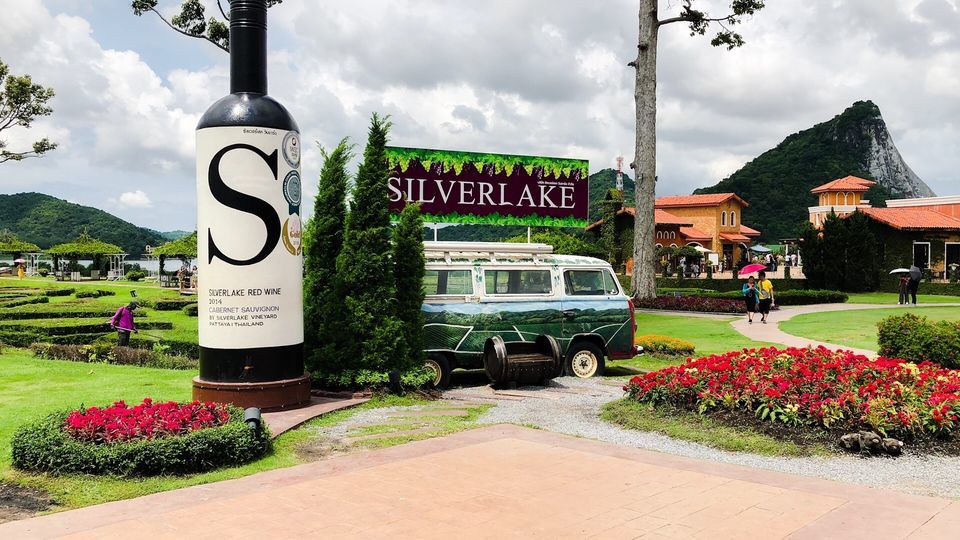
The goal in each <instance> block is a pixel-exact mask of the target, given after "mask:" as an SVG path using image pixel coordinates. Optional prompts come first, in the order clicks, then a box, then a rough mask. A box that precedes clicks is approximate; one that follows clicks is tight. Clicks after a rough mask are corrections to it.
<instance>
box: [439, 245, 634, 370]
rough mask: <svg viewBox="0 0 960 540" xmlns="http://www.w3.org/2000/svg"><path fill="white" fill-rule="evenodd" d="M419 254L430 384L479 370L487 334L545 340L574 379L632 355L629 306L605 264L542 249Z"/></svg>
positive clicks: (460, 248)
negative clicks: (557, 345) (423, 269)
mask: <svg viewBox="0 0 960 540" xmlns="http://www.w3.org/2000/svg"><path fill="white" fill-rule="evenodd" d="M424 254H425V256H426V259H427V262H426V275H425V277H424V289H425V293H426V298H425V300H424V303H423V313H424V320H425V321H424V322H425V324H424V327H423V330H424V349H425V351H426V353H427V363H426V365H427V367H428V368H430V369H431V370H433V372H434V374H435V377H434V385H435V386H437V387H440V388H443V387H445V386H447V384H448V383H449V381H450V373H451V371H453V370H454V369H456V368H464V369H482V368H483V346H484V343H486V341H487V339H489V338H490V337H492V336H500V337H501V338H503V340H504V341H533V340H535V339H536V337H537V336H538V335H540V334H548V335H551V336H553V337H554V338H556V339H557V341H558V342H559V343H560V346H561V348H562V349H563V351H564V365H565V369H566V374H567V375H572V376H576V377H582V378H587V377H592V376H594V375H600V374H602V373H603V369H604V364H605V361H604V359H605V358H609V359H611V360H616V359H624V358H632V357H633V356H634V355H635V354H636V350H635V347H634V344H633V341H634V340H633V338H634V333H635V332H636V328H635V326H636V322H635V319H634V313H633V303H632V302H631V301H630V299H629V297H627V295H625V294H624V293H623V290H622V289H621V287H620V283H619V282H618V281H617V279H616V277H615V276H614V273H613V269H612V268H611V266H610V264H608V263H607V262H605V261H602V260H599V259H593V258H590V257H579V256H573V255H555V254H553V248H552V247H550V246H548V245H546V244H513V243H474V242H425V243H424Z"/></svg>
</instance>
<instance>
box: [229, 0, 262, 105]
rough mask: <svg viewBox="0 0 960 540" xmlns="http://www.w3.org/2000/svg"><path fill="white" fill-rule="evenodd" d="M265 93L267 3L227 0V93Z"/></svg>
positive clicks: (260, 0)
mask: <svg viewBox="0 0 960 540" xmlns="http://www.w3.org/2000/svg"><path fill="white" fill-rule="evenodd" d="M240 92H250V93H254V94H266V93H267V3H266V1H265V0H231V1H230V93H231V94H236V93H240Z"/></svg>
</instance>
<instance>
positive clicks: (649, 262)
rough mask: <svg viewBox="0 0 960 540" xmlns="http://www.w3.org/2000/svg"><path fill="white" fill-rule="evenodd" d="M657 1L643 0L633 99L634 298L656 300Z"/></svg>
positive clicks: (641, 0) (641, 2)
mask: <svg viewBox="0 0 960 540" xmlns="http://www.w3.org/2000/svg"><path fill="white" fill-rule="evenodd" d="M657 30H658V19H657V0H640V36H639V39H638V43H637V49H638V50H637V52H638V54H637V59H636V61H635V68H636V71H637V81H636V88H635V90H634V97H635V99H636V103H637V139H636V154H635V157H634V161H633V163H634V173H635V174H636V186H637V187H636V201H635V204H636V219H635V220H634V227H633V276H632V278H631V282H632V285H633V295H634V297H636V298H653V297H655V296H656V294H657V281H656V276H655V268H654V262H655V260H654V249H655V248H654V231H655V228H656V224H655V223H654V218H653V205H654V200H655V199H656V193H655V192H656V179H657Z"/></svg>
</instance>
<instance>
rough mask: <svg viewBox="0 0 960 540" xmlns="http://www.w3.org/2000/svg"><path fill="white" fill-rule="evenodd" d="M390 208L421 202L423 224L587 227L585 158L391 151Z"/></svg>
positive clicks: (409, 149)
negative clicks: (424, 222) (426, 222)
mask: <svg viewBox="0 0 960 540" xmlns="http://www.w3.org/2000/svg"><path fill="white" fill-rule="evenodd" d="M387 158H388V160H389V162H390V169H391V173H390V182H389V190H390V209H391V211H393V212H395V213H399V212H400V211H401V210H403V208H404V206H406V205H407V203H417V204H419V205H420V210H421V212H422V213H423V215H424V220H425V221H428V222H436V223H485V224H494V225H527V226H556V227H584V226H586V225H587V214H588V210H589V180H588V173H589V165H588V163H587V161H586V160H582V159H566V158H550V157H533V156H514V155H506V154H483V153H477V152H457V151H448V150H428V149H421V148H401V147H388V148H387Z"/></svg>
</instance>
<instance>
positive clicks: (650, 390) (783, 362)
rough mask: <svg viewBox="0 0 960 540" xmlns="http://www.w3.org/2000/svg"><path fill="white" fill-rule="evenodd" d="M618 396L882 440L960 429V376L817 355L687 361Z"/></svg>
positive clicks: (746, 354) (752, 352)
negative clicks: (864, 433)
mask: <svg viewBox="0 0 960 540" xmlns="http://www.w3.org/2000/svg"><path fill="white" fill-rule="evenodd" d="M624 390H625V391H626V392H627V393H628V394H629V396H630V397H632V398H633V399H636V400H638V401H641V402H645V403H651V404H659V403H669V404H673V405H676V406H680V407H685V408H690V409H695V410H697V411H698V412H700V414H704V413H707V412H709V411H711V410H714V409H718V408H724V409H729V410H742V411H748V412H750V413H754V414H756V416H757V417H759V418H761V419H762V420H771V421H776V422H783V423H785V424H789V425H795V426H802V425H812V426H822V427H825V428H828V429H833V428H838V429H839V428H842V429H845V430H856V429H862V428H869V429H872V430H874V431H877V432H878V433H881V434H883V435H885V436H900V437H911V436H914V437H915V436H923V435H927V434H932V435H946V434H950V433H952V432H954V431H955V430H957V429H958V426H960V422H958V414H960V371H957V370H950V369H944V368H942V367H940V366H938V365H936V364H932V363H929V362H924V363H921V364H913V363H909V362H905V361H903V360H899V359H890V358H883V357H881V358H877V359H876V360H871V359H869V358H867V357H865V356H862V355H858V354H854V353H852V352H850V351H831V350H829V349H826V348H824V347H819V348H816V349H812V348H807V349H797V348H789V349H777V348H774V347H770V348H761V349H745V350H743V351H734V352H729V353H726V354H722V355H713V356H706V357H702V358H698V359H695V360H694V359H688V361H687V362H686V363H685V364H682V365H678V366H672V367H668V368H665V369H662V370H660V371H655V372H651V373H647V374H645V375H640V376H637V377H634V378H633V379H631V380H630V382H629V383H628V384H627V385H626V386H624Z"/></svg>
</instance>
